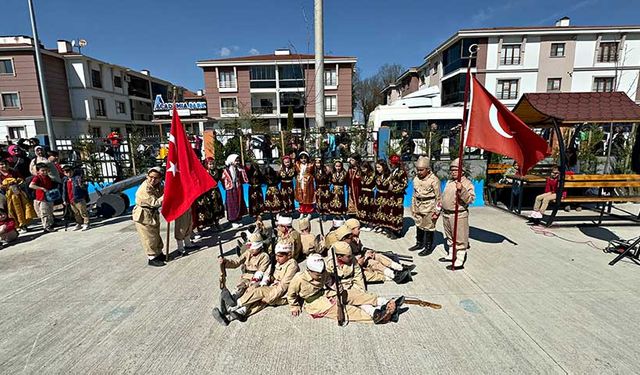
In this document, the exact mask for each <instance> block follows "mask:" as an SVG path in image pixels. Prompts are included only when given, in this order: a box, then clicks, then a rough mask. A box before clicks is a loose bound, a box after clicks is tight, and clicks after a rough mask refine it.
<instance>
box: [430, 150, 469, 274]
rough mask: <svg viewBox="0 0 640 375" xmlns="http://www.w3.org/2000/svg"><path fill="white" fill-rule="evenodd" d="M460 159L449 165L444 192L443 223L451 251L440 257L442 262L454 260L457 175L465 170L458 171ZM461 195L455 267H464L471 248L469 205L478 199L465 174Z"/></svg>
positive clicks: (462, 180) (461, 184)
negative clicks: (448, 176)
mask: <svg viewBox="0 0 640 375" xmlns="http://www.w3.org/2000/svg"><path fill="white" fill-rule="evenodd" d="M459 160H460V159H455V160H453V161H452V162H451V165H450V166H449V170H450V171H451V176H450V179H449V180H448V181H447V184H446V185H445V187H444V192H443V193H442V220H443V221H442V224H443V226H444V234H445V236H446V238H447V244H448V245H449V253H448V254H447V255H446V256H445V257H443V258H440V259H439V260H440V261H441V262H451V261H452V260H453V252H452V251H451V250H452V246H453V224H454V218H455V206H456V189H457V181H456V177H457V173H458V172H460V173H463V174H464V170H462V171H458V162H459ZM459 195H460V199H459V201H458V204H459V208H458V228H457V236H456V263H455V264H454V265H453V267H455V268H462V267H464V262H465V261H466V259H467V249H469V205H470V204H471V203H473V201H474V200H475V199H476V195H475V190H474V188H473V183H472V182H471V181H470V180H469V179H468V178H467V177H466V176H464V175H463V176H462V179H461V180H460V188H459Z"/></svg>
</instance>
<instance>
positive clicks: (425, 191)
mask: <svg viewBox="0 0 640 375" xmlns="http://www.w3.org/2000/svg"><path fill="white" fill-rule="evenodd" d="M438 203H440V180H439V179H438V177H437V176H436V175H435V173H433V172H431V173H429V174H428V175H427V176H426V177H425V178H423V179H420V178H418V177H417V176H416V177H414V178H413V198H412V200H411V213H412V214H413V218H414V220H415V221H416V226H417V227H418V228H420V229H422V230H428V231H432V232H433V231H435V230H436V222H435V220H433V213H434V212H435V211H436V206H437V205H438Z"/></svg>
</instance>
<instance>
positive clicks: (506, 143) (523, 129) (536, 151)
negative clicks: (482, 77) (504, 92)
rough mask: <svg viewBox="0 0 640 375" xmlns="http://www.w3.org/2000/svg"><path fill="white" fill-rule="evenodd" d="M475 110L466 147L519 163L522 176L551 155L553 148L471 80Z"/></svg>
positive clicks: (468, 129) (467, 132) (480, 85)
mask: <svg viewBox="0 0 640 375" xmlns="http://www.w3.org/2000/svg"><path fill="white" fill-rule="evenodd" d="M471 77H472V78H471V91H470V92H471V95H470V96H471V106H470V107H471V108H470V109H469V117H468V119H467V124H468V125H467V129H466V131H465V145H466V146H468V147H479V148H481V149H484V150H488V151H491V152H495V153H497V154H501V155H505V156H508V157H510V158H512V159H513V160H515V161H516V162H517V163H518V168H519V172H520V173H521V174H523V175H524V174H526V173H527V171H528V170H529V169H531V167H533V166H534V165H536V164H537V163H538V162H539V161H540V160H542V159H544V158H545V157H547V156H548V155H550V152H549V145H548V144H547V141H545V140H544V138H542V137H540V136H539V135H537V134H536V133H534V132H533V130H531V129H530V128H529V127H528V126H527V125H526V124H525V123H524V122H522V120H520V119H519V118H518V116H516V115H515V114H513V112H511V111H510V110H509V109H508V108H507V107H505V106H504V105H503V104H502V103H500V101H499V100H498V99H496V98H495V97H494V96H493V95H491V94H490V93H489V92H488V91H487V89H485V88H484V86H482V84H481V83H480V82H478V80H477V79H476V77H475V76H473V75H472V76H471Z"/></svg>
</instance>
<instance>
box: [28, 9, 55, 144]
mask: <svg viewBox="0 0 640 375" xmlns="http://www.w3.org/2000/svg"><path fill="white" fill-rule="evenodd" d="M27 2H28V3H29V16H30V17H31V31H32V33H33V45H34V51H35V55H36V70H37V71H38V81H39V82H38V83H39V85H40V97H41V98H42V108H43V110H44V121H45V123H46V124H47V134H48V135H49V148H50V149H51V150H55V149H56V135H55V133H54V131H53V122H52V121H51V112H49V94H47V85H46V83H45V81H44V73H43V67H42V55H41V54H40V42H39V39H38V28H37V27H36V14H35V11H34V10H33V0H27Z"/></svg>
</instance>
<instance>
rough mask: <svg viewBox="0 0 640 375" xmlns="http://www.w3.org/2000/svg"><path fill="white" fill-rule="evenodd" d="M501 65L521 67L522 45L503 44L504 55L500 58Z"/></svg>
mask: <svg viewBox="0 0 640 375" xmlns="http://www.w3.org/2000/svg"><path fill="white" fill-rule="evenodd" d="M500 64H501V65H520V45H519V44H503V45H502V55H501V56H500Z"/></svg>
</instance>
